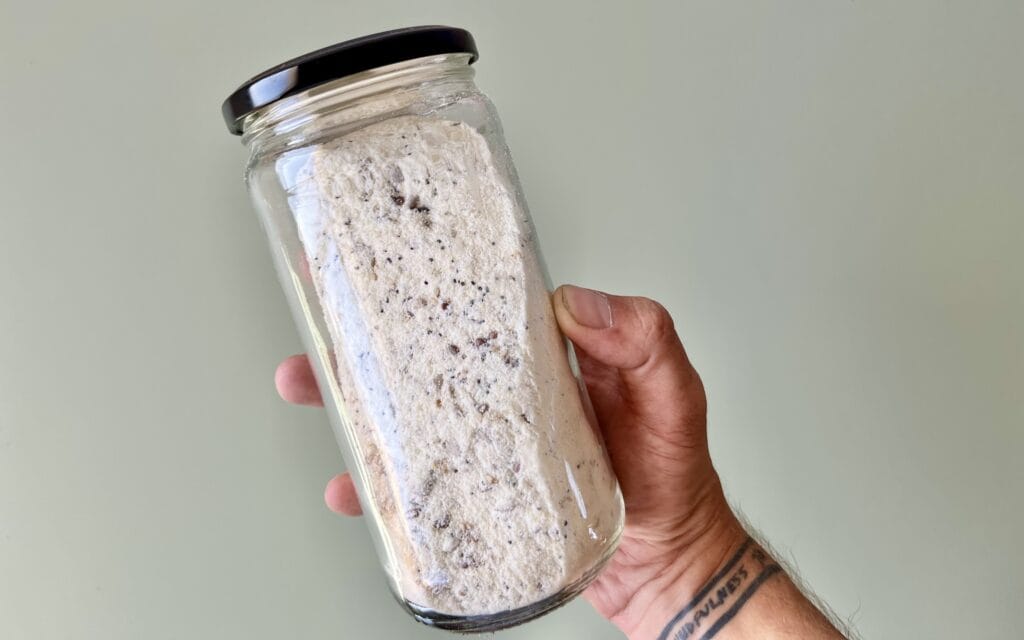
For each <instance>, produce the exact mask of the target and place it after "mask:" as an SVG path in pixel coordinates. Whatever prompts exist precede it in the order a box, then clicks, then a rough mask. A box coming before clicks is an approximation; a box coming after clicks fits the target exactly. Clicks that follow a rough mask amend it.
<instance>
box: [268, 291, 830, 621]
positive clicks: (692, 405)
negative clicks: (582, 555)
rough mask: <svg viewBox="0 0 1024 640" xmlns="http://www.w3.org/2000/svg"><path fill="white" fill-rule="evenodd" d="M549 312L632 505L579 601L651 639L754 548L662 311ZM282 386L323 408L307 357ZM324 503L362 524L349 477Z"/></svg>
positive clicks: (589, 296) (606, 298) (580, 294)
mask: <svg viewBox="0 0 1024 640" xmlns="http://www.w3.org/2000/svg"><path fill="white" fill-rule="evenodd" d="M553 305H554V310H555V316H556V318H557V320H558V324H559V326H560V327H561V329H562V331H563V333H565V335H566V336H567V337H568V338H569V339H570V340H571V341H572V342H573V344H574V345H575V347H576V353H577V356H578V358H579V363H580V370H581V372H582V374H583V379H584V381H585V382H586V385H587V388H588V390H589V392H590V398H591V402H592V404H593V407H594V412H595V414H596V417H597V421H598V423H599V425H600V427H601V430H602V433H603V435H604V440H605V444H606V446H607V448H608V453H609V456H610V458H611V461H612V465H613V467H614V469H615V473H616V475H617V476H618V479H619V484H620V487H621V489H622V495H623V499H624V502H625V506H626V522H625V528H624V530H623V534H622V539H621V542H620V545H619V548H618V551H617V552H616V553H615V555H614V556H613V557H612V559H611V560H610V562H609V563H608V565H607V567H606V568H605V570H604V571H603V572H602V573H601V575H600V576H598V578H597V579H596V580H595V581H594V582H593V583H592V584H591V586H590V587H589V588H588V589H587V591H586V592H585V594H584V595H585V597H586V598H587V599H588V600H589V601H590V602H591V604H592V605H593V606H594V607H595V609H597V611H598V612H599V613H600V614H601V615H603V616H604V617H606V618H608V619H609V620H610V621H612V622H613V623H614V624H616V625H617V626H618V627H619V628H620V629H622V630H623V631H624V632H625V633H626V634H627V635H628V636H630V637H654V635H657V631H658V630H661V629H662V627H663V626H664V625H665V622H666V620H669V619H670V618H672V614H673V613H674V612H676V610H677V609H678V608H679V603H680V601H681V598H686V599H689V598H690V597H691V596H692V595H693V594H695V593H698V592H699V591H701V589H702V587H705V588H710V587H712V586H717V585H716V584H715V580H720V579H722V573H720V572H719V570H723V571H724V570H725V569H729V563H730V562H731V561H730V560H729V558H730V556H734V555H735V554H736V553H737V550H740V552H739V553H740V554H742V553H743V551H742V549H745V548H746V547H747V546H748V545H745V544H744V543H745V541H746V540H747V539H748V538H747V534H746V532H745V531H744V530H743V527H742V526H741V525H740V523H739V521H738V520H737V518H736V517H735V516H734V515H733V513H732V511H731V509H730V508H729V506H728V504H727V502H726V500H725V496H724V494H723V491H722V487H721V483H720V482H719V479H718V475H717V474H716V472H715V470H714V467H713V466H712V463H711V456H710V453H709V451H708V440H707V421H706V414H707V402H706V398H705V395H704V387H703V385H702V383H701V380H700V377H699V376H698V375H697V372H696V371H695V370H694V368H693V367H692V366H691V364H690V361H689V359H688V358H687V355H686V352H685V350H684V349H683V345H682V342H681V341H680V339H679V336H678V335H677V334H676V331H675V328H674V326H673V322H672V319H671V317H670V316H669V314H668V312H667V311H666V310H665V309H664V307H662V306H661V305H660V304H658V303H656V302H654V301H652V300H648V299H646V298H637V297H621V296H611V295H606V294H603V293H599V292H595V291H591V290H589V289H582V288H579V287H572V286H563V287H560V288H559V289H558V290H557V291H555V293H554V296H553ZM275 380H276V384H277V389H278V392H279V393H280V394H281V397H282V398H284V399H285V400H287V401H289V402H293V403H296V404H305V405H322V399H321V397H320V394H319V391H318V390H317V386H316V381H315V379H314V377H313V373H312V370H311V369H310V366H309V362H308V360H307V359H306V357H305V356H302V355H299V356H292V357H291V358H288V359H286V360H285V361H284V362H282V363H281V365H280V366H279V367H278V369H277V373H276V376H275ZM324 498H325V501H326V503H327V506H328V507H329V508H330V509H332V510H333V511H336V512H338V513H342V514H346V515H358V514H359V513H361V510H360V507H359V502H358V499H357V498H356V493H355V488H354V486H353V484H352V480H351V478H350V477H349V475H348V474H347V473H346V474H341V475H339V476H336V477H335V478H333V479H332V480H331V481H330V482H329V483H328V485H327V489H326V491H325V494H324ZM762 557H763V556H762ZM768 560H770V558H769V559H768ZM772 566H774V565H772ZM723 567H724V568H725V569H723ZM774 568H775V570H778V567H777V566H774ZM716 573H718V575H717V576H716V575H715V574H716ZM769 575H770V573H769ZM713 576H714V578H713ZM728 577H729V576H726V578H728ZM723 584H724V583H723ZM755 588H756V585H755ZM790 591H794V592H795V589H792V590H790ZM790 591H787V592H786V594H785V596H786V597H794V598H801V596H799V593H798V592H796V595H795V596H794V595H793V593H790ZM681 594H683V595H681ZM801 599H802V598H801ZM739 605H742V602H740V603H739ZM739 605H738V606H739ZM815 612H816V610H815ZM677 617H678V616H677ZM699 621H700V620H698V622H699ZM672 624H685V621H684V622H678V621H677V622H674V623H670V625H669V626H670V627H671V626H672ZM759 629H760V630H761V631H762V632H764V631H766V630H767V627H765V626H761V627H759ZM668 630H669V627H665V631H663V632H662V635H664V634H665V633H666V632H667V631H668ZM706 637H710V636H706ZM735 637H744V636H742V635H738V636H735ZM761 637H769V636H768V635H763V636H761ZM794 637H795V636H794ZM808 637H810V636H808ZM820 637H832V636H820Z"/></svg>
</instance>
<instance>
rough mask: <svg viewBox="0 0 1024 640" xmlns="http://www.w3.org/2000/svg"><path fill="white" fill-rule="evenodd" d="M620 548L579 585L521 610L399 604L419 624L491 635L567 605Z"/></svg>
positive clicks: (585, 575)
mask: <svg viewBox="0 0 1024 640" xmlns="http://www.w3.org/2000/svg"><path fill="white" fill-rule="evenodd" d="M618 546H619V545H618V540H616V541H615V544H613V545H612V546H611V548H610V549H609V550H608V552H607V553H606V554H605V555H604V557H602V558H601V560H600V561H599V562H598V563H597V564H596V565H594V567H593V568H592V569H590V571H588V572H587V573H586V574H584V575H583V576H582V577H581V578H580V579H579V580H577V581H576V582H574V583H572V584H570V585H568V586H566V587H565V588H564V589H562V590H561V591H559V592H558V593H556V594H554V595H552V596H549V597H547V598H545V599H543V600H541V601H539V602H535V603H533V604H531V605H527V606H525V607H520V608H518V609H512V610H510V611H501V612H499V613H491V614H487V615H481V616H453V615H449V614H445V613H440V612H438V611H434V610H432V609H425V608H423V607H419V606H417V605H416V604H413V603H411V602H409V601H407V600H401V599H399V603H400V604H401V605H402V607H403V608H405V609H406V611H408V612H409V613H411V614H412V616H413V617H414V618H416V620H417V622H421V623H423V624H425V625H427V626H430V627H435V628H437V629H443V630H445V631H454V632H456V633H491V632H494V631H501V630H502V629H508V628H510V627H515V626H518V625H521V624H523V623H525V622H529V621H531V620H534V619H535V618H539V617H541V616H542V615H544V614H547V613H550V612H551V611H554V610H555V609H557V608H559V607H561V606H562V605H564V604H567V603H568V602H569V601H570V600H572V599H573V598H575V597H576V596H578V595H579V594H580V593H582V592H583V590H584V589H586V588H587V587H588V586H590V583H591V582H593V581H594V579H595V578H597V576H598V574H599V573H601V571H602V570H603V569H604V567H605V565H606V564H608V561H609V560H611V557H612V555H614V553H615V551H616V550H617V549H618Z"/></svg>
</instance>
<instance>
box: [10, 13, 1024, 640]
mask: <svg viewBox="0 0 1024 640" xmlns="http://www.w3.org/2000/svg"><path fill="white" fill-rule="evenodd" d="M1022 7H1024V5H1022V3H1020V2H1018V1H1016V0H1007V1H1006V2H981V1H978V2H959V3H953V2H921V1H901V2H881V1H863V0H856V1H851V0H804V1H797V0H791V1H782V2H759V1H754V2H729V1H722V0H716V1H711V0H708V1H692V2H677V3H667V2H666V3H664V4H656V3H640V2H630V3H626V2H622V3H607V4H604V3H596V2H573V3H570V2H554V1H548V2H543V3H541V2H504V3H498V2H469V1H466V2H432V3H426V2H393V1H390V0H376V1H374V2H360V3H355V2H343V1H339V0H332V1H330V2H312V1H309V0H293V1H289V2H267V1H265V0H246V1H245V2H242V1H241V0H229V1H217V2H209V1H207V0H202V1H199V0H176V1H174V2H167V3H149V2H137V1H124V2H119V1H117V0H97V1H95V2H77V1H73V0H63V1H60V2H15V1H14V0H3V2H2V3H0V78H2V83H0V116H2V117H0V127H2V130H3V138H2V143H0V148H2V150H3V153H0V203H2V205H0V210H2V212H0V638H4V639H5V640H50V639H58V638H97V639H103V640H121V639H125V640H127V639H137V638H147V639H154V640H158V639H165V638H182V639H186V638H187V639H193V638H246V639H251V640H257V639H264V638H266V639H270V638H311V639H313V638H324V639H328V638H440V637H442V634H439V633H438V632H435V631H431V630H429V629H425V628H421V627H419V626H417V625H415V624H414V623H413V622H411V621H410V619H408V618H407V617H406V616H405V614H403V613H402V612H401V611H400V610H399V609H398V607H397V606H396V605H395V603H394V602H393V601H392V600H391V598H390V596H389V595H388V593H387V592H386V589H385V583H384V579H383V577H382V575H381V572H380V571H379V569H378V566H377V561H376V559H375V557H374V556H373V552H372V550H371V546H370V541H369V539H368V536H367V533H366V531H365V530H364V525H363V523H362V522H361V521H359V520H346V519H342V518H340V517H338V516H335V515H333V514H331V513H328V512H327V510H326V509H325V508H324V507H323V505H322V502H321V491H322V489H323V485H324V483H325V481H326V480H327V479H328V478H329V477H330V476H331V475H333V474H334V473H336V472H337V471H339V470H340V465H341V461H340V456H339V454H338V452H337V449H336V446H335V444H334V442H333V441H332V436H331V434H330V431H329V429H328V427H327V424H326V421H325V418H324V416H322V415H321V413H320V412H318V411H316V410H312V409H298V408H293V407H288V406H286V405H284V404H283V403H282V402H281V401H280V400H279V399H278V398H277V397H276V395H275V394H274V391H273V386H272V372H273V370H274V366H275V365H276V363H277V362H278V360H280V359H281V358H282V357H284V356H286V355H288V354H290V353H292V352H295V351H297V350H298V349H299V342H298V339H297V337H296V332H295V330H294V328H293V326H292V321H291V317H290V315H289V313H288V311H287V309H286V306H285V302H284V297H283V295H282V294H281V293H280V290H279V287H278V284H277V283H276V281H275V278H274V274H273V271H272V268H271V263H270V259H269V254H268V251H267V249H266V247H265V245H264V238H263V236H262V234H261V231H260V229H259V225H258V223H257V221H256V218H255V216H254V215H253V213H252V212H251V210H250V206H249V203H248V201H247V196H246V194H245V191H244V187H243V185H242V182H241V173H242V168H243V165H244V163H245V157H246V154H245V151H244V149H243V148H242V147H241V146H240V144H239V143H238V140H237V139H235V138H232V137H231V136H229V135H228V134H227V132H226V130H225V128H224V125H223V124H222V122H221V120H220V115H219V107H220V103H221V100H222V99H223V98H224V97H225V96H226V94H227V93H228V92H229V91H230V90H232V89H233V88H234V87H235V86H237V85H238V84H239V83H240V82H241V81H242V80H244V79H245V78H246V77H248V76H250V75H252V74H254V73H256V72H258V71H260V70H262V69H263V68H265V67H267V66H270V65H273V64H275V63H277V62H279V61H281V60H283V59H285V58H287V57H290V56H292V55H295V54H298V53H302V52H304V51H307V50H310V49H313V48H317V47H320V46H322V45H326V44H330V43H332V42H335V41H339V40H342V39H345V38H348V37H353V36H358V35H362V34H365V33H369V32H373V31H377V30H382V29H385V28H391V27H396V26H405V25H412V24H423V23H449V24H455V25H460V26H464V27H467V28H469V29H470V30H472V31H473V33H474V34H475V35H476V37H477V40H478V42H479V45H480V48H481V52H482V57H481V60H480V62H479V63H478V66H477V74H478V76H477V77H478V81H479V84H480V86H481V87H482V88H483V89H484V90H485V91H486V92H488V93H489V94H490V95H491V97H492V98H493V99H494V101H495V102H496V103H497V105H498V108H499V111H500V112H501V113H502V116H503V119H504V122H505V126H506V132H507V137H508V140H509V143H510V145H511V147H512V150H513V153H514V155H515V157H516V160H517V164H518V166H519V169H520V172H521V174H522V180H523V183H524V186H525V190H526V193H527V196H528V198H529V200H530V202H531V207H532V209H533V213H534V217H535V219H536V223H537V226H538V228H539V231H540V235H541V238H542V243H543V246H544V249H545V252H546V256H547V260H548V263H549V266H550V270H551V272H552V275H553V277H554V279H555V281H556V282H565V281H568V282H575V283H580V284H584V285H589V286H593V287H599V288H602V289H605V290H609V291H613V292H619V293H635V294H644V295H649V296H652V297H654V298H657V299H659V300H661V301H663V302H664V303H665V304H666V305H667V306H668V307H669V309H670V310H671V311H672V312H673V314H674V315H675V317H676V319H677V324H678V327H679V329H680V331H681V333H682V335H683V337H684V340H685V341H686V344H687V346H688V348H689V351H690V353H691V355H692V357H693V360H694V361H695V363H696V365H697V366H698V368H699V369H700V371H701V372H702V374H703V376H704V380H705V384H706V386H707V388H708V390H709V395H710V428H711V442H712V448H713V453H714V456H715V460H716V463H717V465H718V468H719V470H720V472H721V474H722V476H723V478H724V482H725V485H726V488H727V491H728V493H729V495H730V496H731V498H732V500H733V501H734V502H735V503H736V504H737V505H738V506H739V507H740V508H741V509H742V510H743V511H744V512H745V513H746V515H747V517H748V518H749V519H750V520H751V521H752V522H753V523H754V524H755V525H756V526H757V527H758V528H759V529H760V530H761V531H762V532H764V534H765V535H766V536H767V537H768V538H769V539H770V540H771V541H772V542H773V543H774V544H775V545H776V546H777V547H778V548H779V549H781V550H783V551H784V553H785V554H786V555H787V556H790V557H792V558H794V559H795V561H796V562H797V564H798V566H799V571H800V574H801V575H802V576H803V578H804V579H805V580H806V582H807V583H808V584H809V585H811V586H812V587H813V588H814V590H815V591H816V592H817V593H818V594H820V595H821V597H822V598H824V599H825V600H827V601H828V602H829V603H831V605H832V606H833V607H834V609H835V610H836V611H837V612H838V613H839V614H840V615H841V616H843V617H846V618H852V619H853V620H854V622H855V624H856V626H857V627H858V628H859V629H860V630H861V632H862V633H863V635H864V636H865V637H868V638H958V637H971V638H1007V637H1011V636H1015V635H1017V634H1019V633H1020V627H1019V619H1020V603H1021V600H1022V597H1024V554H1022V553H1021V551H1020V541H1021V539H1024V509H1022V505H1024V462H1022V460H1024V399H1022V398H1024V390H1022V386H1024V384H1022V383H1024V330H1022V327H1024V250H1022V241H1024V219H1022V216H1024V120H1022V118H1024V89H1022V76H1021V68H1022V63H1024V45H1022V33H1024V8H1022ZM502 637H504V638H509V639H512V638H523V639H526V638H537V639H540V638H560V639H572V638H581V639H582V638H587V639H591V638H616V637H619V636H618V632H617V631H616V630H615V629H614V628H613V627H612V626H611V625H609V624H607V623H606V622H604V621H603V620H601V619H600V618H599V617H598V616H596V615H595V614H594V613H593V612H592V611H591V610H590V609H589V607H588V606H587V605H586V604H585V603H584V602H582V601H578V602H575V603H573V604H572V605H570V606H569V607H567V608H566V609H564V610H561V611H559V612H557V613H555V614H553V615H551V616H548V617H546V618H544V619H542V620H540V621H537V622H535V623H532V624H529V625H527V626H525V627H523V628H520V629H517V630H514V631H511V632H508V633H505V634H502Z"/></svg>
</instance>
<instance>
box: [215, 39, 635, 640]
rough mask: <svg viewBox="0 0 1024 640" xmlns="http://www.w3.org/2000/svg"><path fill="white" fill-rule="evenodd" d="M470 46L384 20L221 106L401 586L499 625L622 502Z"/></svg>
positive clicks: (526, 609)
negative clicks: (387, 27)
mask: <svg viewBox="0 0 1024 640" xmlns="http://www.w3.org/2000/svg"><path fill="white" fill-rule="evenodd" d="M431 30H433V31H431ZM424 34H426V36H424ZM431 34H434V35H433V36H431ZM410 37H411V40H410ZM431 37H434V40H430V38H431ZM416 38H419V40H416ZM424 38H426V39H425V40H424ZM424 41H429V42H434V43H435V45H436V46H423V44H422V43H423V42H424ZM435 41H436V42H435ZM367 42H370V43H372V46H374V47H376V49H374V50H373V51H371V52H370V54H367V52H366V50H365V49H366V43H367ZM417 42H419V43H420V45H421V46H417ZM437 42H441V43H442V44H440V45H437V44H436V43H437ZM425 51H426V52H427V53H426V54H424V52H425ZM346 56H347V57H346ZM374 56H376V57H374ZM406 58H407V59H406ZM475 58H476V51H475V48H474V46H473V42H472V37H471V36H469V34H468V33H466V32H463V31H461V30H455V29H447V28H439V27H430V28H422V27H421V28H415V29H411V30H401V31H397V32H388V33H385V34H378V35H376V36H370V37H369V38H366V39H361V40H357V41H351V42H349V43H343V44H342V45H337V46H336V47H334V48H331V49H328V50H322V51H321V52H314V53H313V54H310V55H308V56H305V57H303V58H299V59H296V60H295V61H291V62H289V63H285V64H284V65H281V66H280V67H277V68H275V69H273V70H271V71H270V72H267V73H265V74H261V76H257V78H255V79H254V80H253V81H250V82H249V83H247V84H246V85H243V88H242V89H240V91H247V92H248V93H247V96H248V98H247V99H250V100H251V102H252V103H253V104H243V106H242V107H238V104H237V102H236V104H235V105H234V106H232V105H231V104H229V103H230V99H229V103H226V104H225V115H226V117H227V119H228V123H229V127H230V128H232V129H233V130H234V132H236V133H241V135H242V139H243V141H244V142H245V144H247V145H248V146H249V148H250V150H251V157H250V162H249V165H248V170H247V172H246V179H247V183H248V185H249V189H250V192H251V195H252V198H253V201H254V203H255V205H256V208H257V209H258V211H259V214H260V216H261V220H262V223H263V225H264V228H265V230H266V232H267V235H268V237H269V240H270V247H271V251H272V252H273V255H274V259H275V262H276V267H277V270H278V274H279V276H280V279H281V282H282V284H283V286H284V289H285V291H286V293H287V296H288V299H289V302H290V305H291V308H292V310H293V312H294V314H295V317H296V321H297V324H298V326H299V330H300V332H301V333H302V337H303V340H304V342H305V346H306V348H307V350H308V352H309V355H310V360H311V362H312V364H313V369H314V371H315V373H316V377H317V381H318V384H319V386H320V389H321V391H322V393H323V396H324V400H325V404H326V406H327V410H328V413H329V415H330V418H331V423H332V425H333V427H334V429H335V432H336V435H337V438H338V441H339V443H340V446H341V449H342V453H343V456H344V459H345V462H346V464H347V466H348V468H349V470H350V471H351V473H352V476H353V479H354V481H355V485H356V488H357V491H358V495H359V499H360V502H361V504H362V506H363V511H364V513H365V514H366V515H367V516H368V518H367V520H368V522H369V525H370V528H371V530H372V531H373V533H374V539H375V542H376V545H377V548H378V552H379V555H380V558H381V562H382V564H383V566H384V568H385V570H386V572H387V575H388V577H389V579H390V584H391V587H392V589H393V591H394V594H395V595H396V597H397V598H398V600H399V602H401V603H402V604H403V605H404V606H405V607H406V608H407V609H408V610H409V611H410V612H411V613H412V614H413V615H414V616H415V617H416V618H417V619H418V620H420V621H421V622H424V623H426V624H430V625H435V626H438V627H442V628H446V629H452V630H458V631H493V630H496V629H501V628H505V627H508V626H511V625H514V624H518V623H521V622H524V621H526V620H529V619H532V618H534V617H536V616H539V615H541V614H543V613H545V612H547V611H549V610H551V609H553V608H555V607H557V606H559V605H561V604H563V603H565V602H567V601H568V600H570V599H571V598H572V597H574V596H575V595H576V594H578V593H579V592H580V591H582V590H583V588H584V587H585V586H586V585H587V584H588V583H589V582H590V581H591V580H592V579H593V578H594V577H595V576H596V575H597V573H598V572H599V571H600V569H601V568H602V566H603V565H604V563H605V562H606V561H607V560H608V558H609V557H610V556H611V554H612V553H613V552H614V550H615V548H616V545H617V543H618V538H619V535H620V532H621V530H622V524H623V506H622V499H621V496H620V494H619V489H618V484H617V482H616V480H615V476H614V474H613V472H612V469H611V466H610V463H609V461H608V458H607V455H606V453H605V451H604V448H603V445H602V442H601V439H600V435H599V432H598V431H597V429H596V425H595V424H594V422H593V420H592V419H588V415H592V413H591V412H589V411H588V409H587V408H586V407H588V403H589V400H588V399H587V397H586V389H585V387H584V386H583V384H582V382H581V381H580V378H579V372H578V370H577V367H576V363H575V358H574V356H573V353H572V347H571V345H570V344H569V343H568V342H567V341H566V340H565V339H564V338H563V337H562V335H561V334H560V332H559V330H558V327H557V325H556V323H555V318H554V314H553V312H552V307H551V301H550V289H551V287H550V282H549V279H548V277H547V274H546V272H545V268H544V265H543V262H542V258H541V256H540V252H539V249H538V244H537V239H536V235H535V232H534V229H533V225H532V222H531V220H530V217H529V214H528V213H527V209H526V203H525V201H524V199H523V196H522V193H521V190H520V186H519V181H518V178H517V177H516V173H515V169H514V167H513V165H512V162H511V159H510V156H509V152H508V149H507V147H506V145H505V142H504V139H503V135H502V130H501V125H500V123H499V120H498V116H497V113H496V112H495V110H494V107H493V105H492V104H491V102H490V101H489V100H488V99H487V98H486V97H485V96H484V95H483V94H482V93H480V91H479V90H478V89H477V88H476V86H475V84H474V82H473V69H472V67H471V66H470V63H471V62H473V61H474V60H475ZM353 60H355V62H352V61H353ZM311 61H312V62H311ZM374 62H386V64H380V65H378V66H373V67H372V68H370V67H369V66H367V65H370V64H373V63H374ZM312 63H315V64H316V65H319V66H316V67H315V68H314V67H310V66H309V65H310V64H312ZM352 64H356V65H362V66H364V67H367V68H363V69H361V70H356V68H354V67H352ZM303 65H306V67H305V68H304V67H303ZM346 65H347V66H346ZM332 67H333V69H332ZM311 68H312V69H313V71H314V72H315V73H311V72H309V69H311ZM304 73H305V75H303V74H304ZM268 74H269V75H268ZM275 74H276V76H281V77H284V78H285V80H287V82H286V84H288V83H290V85H291V86H290V88H288V89H287V90H282V89H281V82H280V81H279V80H275ZM336 74H341V76H342V77H333V78H332V77H331V76H332V75H336ZM266 78H270V80H271V81H272V82H270V83H268V82H267V81H266ZM296 78H298V80H296ZM303 78H305V79H304V80H303ZM261 79H262V87H263V89H259V87H260V82H261ZM275 83H276V84H275ZM268 84H269V86H271V88H272V89H274V91H277V92H278V93H280V94H283V95H280V96H277V95H276V94H275V93H274V91H270V96H269V97H267V96H261V95H258V94H260V91H262V92H263V93H267V90H266V87H267V86H268ZM307 85H311V86H307ZM254 86H255V87H257V89H253V87H254ZM236 95H237V94H236ZM261 102H265V103H266V104H261Z"/></svg>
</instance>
